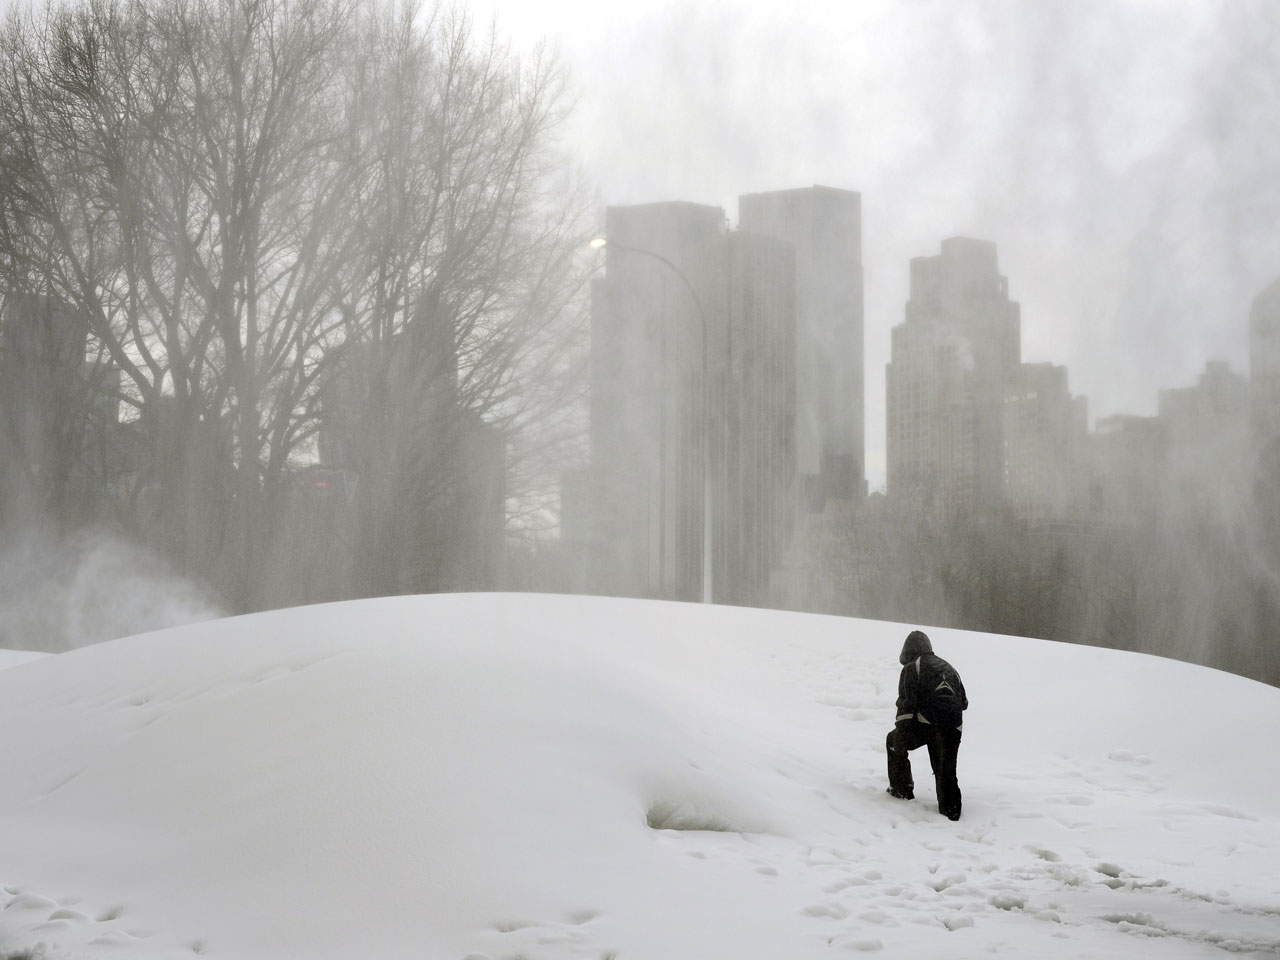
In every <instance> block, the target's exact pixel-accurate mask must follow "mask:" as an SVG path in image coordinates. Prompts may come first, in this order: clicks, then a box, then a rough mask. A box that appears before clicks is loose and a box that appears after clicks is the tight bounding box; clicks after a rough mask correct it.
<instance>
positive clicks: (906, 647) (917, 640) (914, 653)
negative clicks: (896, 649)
mask: <svg viewBox="0 0 1280 960" xmlns="http://www.w3.org/2000/svg"><path fill="white" fill-rule="evenodd" d="M925 653H933V644H931V643H930V642H929V637H928V636H927V635H926V634H925V633H924V631H923V630H912V631H911V632H910V633H908V634H907V639H906V642H905V643H903V644H902V655H901V656H900V657H898V662H899V663H900V664H902V665H903V666H904V667H905V666H906V665H907V664H908V663H910V662H911V661H912V660H914V659H915V658H916V657H918V656H920V655H921V654H925Z"/></svg>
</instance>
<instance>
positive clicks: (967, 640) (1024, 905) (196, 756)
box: [0, 595, 1280, 960]
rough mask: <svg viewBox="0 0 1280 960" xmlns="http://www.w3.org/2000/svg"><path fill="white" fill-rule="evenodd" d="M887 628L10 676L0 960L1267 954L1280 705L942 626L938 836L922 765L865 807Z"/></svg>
mask: <svg viewBox="0 0 1280 960" xmlns="http://www.w3.org/2000/svg"><path fill="white" fill-rule="evenodd" d="M908 629H910V627H907V626H902V625H896V624H885V623H877V622H870V621H857V620H847V619H839V618H831V617H817V616H808V615H797V614H783V613H777V612H769V611H760V610H744V609H736V608H726V607H701V606H695V605H684V604H669V603H656V602H643V601H625V600H611V599H603V598H582V597H550V596H518V595H459V596H435V597H414V598H393V599H384V600H376V601H365V602H359V603H345V604H335V605H328V606H318V607H309V608H299V609H293V610H285V611H276V612H272V613H266V614H260V615H255V616H251V617H242V618H234V619H227V620H219V621H211V622H206V623H200V624H194V625H190V626H186V627H181V628H177V629H173V630H167V631H161V632H157V633H153V634H147V635H144V636H138V637H132V638H128V639H124V640H117V641H112V642H110V643H104V644H100V645H97V646H93V647H88V648H84V649H80V650H76V651H72V652H69V653H65V654H60V655H57V656H53V657H47V658H43V659H34V660H28V661H25V662H21V663H19V664H18V665H15V666H12V667H10V668H9V669H6V670H3V671H2V672H0V723H2V724H3V729H4V730H5V731H6V735H5V737H4V738H3V742H0V770H3V771H4V775H3V777H0V907H2V909H0V956H6V955H7V954H9V953H10V952H17V951H23V950H30V949H33V948H36V947H37V946H38V945H42V946H41V949H43V950H44V951H45V954H46V956H48V957H50V958H53V957H68V958H70V957H102V958H108V957H131V958H139V957H146V958H152V957H157V958H160V957H163V958H168V957H186V958H190V957H191V956H192V955H193V954H201V955H208V956H213V957H226V958H278V957H285V956H305V957H309V958H322V960H325V958H333V960H339V958H343V960H346V958H350V957H352V956H368V957H378V958H397V957H405V958H408V957H413V958H422V957H430V958H444V960H464V958H473V960H474V958H492V960H508V958H516V957H523V958H527V960H535V958H573V960H577V958H592V960H601V958H606V957H615V958H620V960H622V958H626V960H630V958H637V960H641V958H653V960H659V958H683V957H687V958H690V960H693V958H699V960H709V958H721V957H722V958H726V960H728V958H734V960H742V958H762V960H764V958H779V957H788V958H810V957H830V956H831V955H832V954H833V951H834V952H840V951H845V950H854V951H876V950H881V949H883V950H887V951H889V952H891V953H892V952H893V951H901V952H903V953H904V954H905V952H906V951H907V950H911V951H913V952H914V953H917V954H919V955H924V956H942V955H945V956H948V957H967V956H974V957H976V956H980V955H981V956H986V955H989V954H990V953H991V952H1008V953H1011V954H1014V955H1020V956H1044V957H1068V956H1070V957H1076V956H1099V957H1103V956H1115V955H1121V954H1124V953H1128V952H1131V951H1132V950H1135V949H1141V950H1145V951H1148V953H1147V954H1146V955H1152V956H1155V955H1158V956H1162V957H1163V956H1168V957H1183V956H1186V957H1208V956H1220V955H1221V949H1222V948H1227V949H1231V950H1240V951H1251V950H1252V951H1261V952H1269V953H1274V952H1280V879H1277V878H1278V877H1280V872H1278V871H1276V870H1275V864H1276V862H1277V854H1278V853H1280V771H1278V770H1277V765H1276V763H1275V761H1274V759H1273V757H1272V756H1271V751H1270V750H1269V748H1267V747H1266V745H1265V740H1264V739H1263V738H1262V737H1260V736H1259V734H1261V733H1265V732H1266V731H1271V730H1275V729H1280V691H1278V690H1276V689H1273V688H1271V687H1267V686H1264V685H1261V684H1258V683H1255V682H1252V681H1248V680H1244V679H1241V678H1239V677H1235V676H1231V675H1228V674H1224V673H1219V672H1216V671H1212V670H1207V669H1204V668H1200V667H1194V666H1190V665H1187V664H1183V663H1178V662H1174V661H1167V660H1161V659H1157V658H1153V657H1147V656H1142V655H1139V654H1131V653H1123V652H1116V651H1103V650H1098V649H1093V648H1086V647H1072V646H1066V645H1061V644H1053V643H1046V642H1042V641H1035V640H1026V639H1020V638H1010V637H995V636H983V635H975V634H966V633H961V632H958V631H947V630H930V631H929V632H930V635H931V637H932V638H933V641H934V647H935V649H936V650H937V651H938V652H939V653H940V654H941V655H942V656H944V657H946V658H947V659H949V660H950V661H951V662H952V663H954V664H955V665H956V666H957V668H959V670H960V671H961V673H962V675H963V676H964V680H965V684H966V687H967V688H968V691H969V697H970V701H971V703H972V707H971V709H970V711H969V713H968V714H967V715H966V723H965V740H964V743H963V745H962V747H961V751H960V782H961V786H962V788H963V789H964V792H965V808H964V817H963V818H962V820H961V821H960V822H958V823H950V822H948V821H946V820H945V819H943V818H942V817H940V816H938V814H937V812H936V805H935V803H934V794H933V789H932V780H931V778H930V776H929V770H928V759H927V756H926V755H925V752H924V751H918V752H917V753H915V754H913V755H912V762H913V765H914V767H915V778H916V784H917V798H918V799H917V800H916V801H913V802H911V803H903V802H901V801H895V800H893V799H891V798H889V797H888V796H887V795H885V793H884V786H885V779H884V737H885V734H886V732H887V731H888V729H889V727H890V725H891V724H892V718H893V700H894V696H895V693H896V678H897V673H898V669H899V667H898V664H897V653H898V650H899V648H900V646H901V643H902V639H903V637H904V636H905V633H906V632H907V630H908ZM1135 937H1136V938H1141V939H1140V940H1134V939H1131V938H1135ZM1032 943H1034V945H1035V946H1034V948H1032V947H1031V946H1029V945H1030V944H1032Z"/></svg>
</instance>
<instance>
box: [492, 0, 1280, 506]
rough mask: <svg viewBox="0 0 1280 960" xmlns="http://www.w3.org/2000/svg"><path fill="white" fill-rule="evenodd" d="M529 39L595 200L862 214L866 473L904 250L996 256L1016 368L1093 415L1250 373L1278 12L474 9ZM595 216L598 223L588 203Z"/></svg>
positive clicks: (876, 456) (947, 7)
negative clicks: (743, 198)
mask: <svg viewBox="0 0 1280 960" xmlns="http://www.w3.org/2000/svg"><path fill="white" fill-rule="evenodd" d="M471 9H472V10H473V12H474V14H475V15H476V16H477V17H478V18H479V19H480V20H482V21H483V20H486V19H487V18H488V17H489V16H491V15H495V14H496V16H497V22H498V27H499V31H500V32H501V33H504V34H506V35H509V36H511V37H512V38H513V39H514V41H515V42H516V43H517V45H521V46H523V45H528V44H532V43H533V42H535V41H536V39H537V38H538V37H545V38H546V39H547V40H549V41H550V42H551V43H552V44H553V45H554V46H555V47H556V48H557V49H558V50H559V51H560V52H561V54H562V55H563V56H564V59H565V61H566V62H567V64H568V66H569V67H570V69H571V71H572V74H573V80H574V83H575V86H576V90H577V93H578V107H577V111H576V113H575V115H574V117H573V119H572V120H571V122H570V125H569V127H568V128H567V129H566V139H565V147H566V148H567V149H568V151H569V152H570V154H571V155H572V156H573V157H575V158H576V159H578V160H580V161H581V162H582V163H583V165H584V166H585V168H586V173H587V174H588V176H589V177H591V178H592V180H593V181H594V183H595V184H596V186H597V189H598V199H599V202H600V204H601V208H603V205H605V204H611V205H612V204H629V203H645V202H651V201H658V200H690V201H696V202H701V203H709V204H716V205H720V206H723V207H724V208H725V212H726V214H727V215H728V216H729V218H730V221H731V222H732V223H734V224H735V225H736V220H737V197H738V196H739V195H740V194H743V193H749V192H756V191H762V190H775V189H782V188H787V187H800V186H809V185H812V184H815V183H820V184H825V185H829V186H834V187H841V188H844V189H850V190H856V191H858V192H860V193H861V194H862V200H863V270H864V274H865V281H866V304H865V314H866V342H865V362H866V409H867V450H866V454H867V473H868V480H869V482H870V485H871V487H872V489H876V488H882V487H883V483H884V473H885V459H884V458H885V450H884V433H885V424H884V410H885V399H884V366H885V363H887V362H888V360H889V332H890V330H891V328H892V327H893V326H894V325H896V324H898V323H900V322H902V317H903V305H904V303H905V301H906V298H907V296H908V283H907V279H908V262H909V260H910V259H911V258H912V257H917V256H932V255H935V254H936V253H937V252H938V250H939V244H940V242H941V241H942V240H943V239H944V238H946V237H950V236H956V235H964V236H972V237H979V238H982V239H987V240H992V241H994V242H995V243H996V244H997V247H998V252H999V261H1000V270H1001V272H1002V273H1003V274H1004V275H1005V276H1007V277H1008V278H1009V288H1010V295H1011V297H1012V298H1013V299H1015V300H1017V301H1019V302H1020V303H1021V304H1022V337H1023V359H1024V360H1027V361H1031V362H1044V361H1047V362H1052V363H1056V364H1061V365H1065V366H1067V367H1068V368H1069V371H1070V385H1071V390H1072V392H1073V393H1075V394H1077V395H1080V394H1083V395H1085V396H1087V397H1088V400H1089V412H1090V419H1091V422H1092V421H1094V420H1096V418H1097V417H1099V416H1106V415H1109V414H1112V413H1136V414H1153V413H1155V412H1156V403H1157V391H1158V390H1160V389H1162V388H1169V387H1183V386H1188V385H1190V384H1192V383H1194V382H1195V380H1196V378H1197V377H1198V375H1199V373H1200V372H1201V371H1202V370H1203V369H1204V364H1205V362H1206V361H1208V360H1210V359H1221V360H1226V361H1228V362H1229V363H1230V364H1231V365H1232V367H1233V368H1234V369H1235V370H1237V371H1238V372H1241V373H1244V374H1246V375H1247V373H1248V310H1249V304H1250V302H1251V301H1252V299H1253V297H1254V296H1255V295H1256V294H1257V293H1258V292H1259V291H1260V290H1261V289H1262V288H1263V287H1264V286H1266V285H1267V284H1268V283H1270V282H1271V281H1272V280H1273V279H1275V278H1276V277H1277V276H1280V230H1277V228H1276V224H1277V223H1280V175H1277V172H1276V171H1280V62H1277V61H1276V59H1275V57H1274V50H1275V49H1280V5H1275V4H1269V3H1267V2H1266V0H1243V2H1230V3H1228V2H1225V0H1224V2H1191V0H1169V2H1146V0H1131V2H1115V0H1106V2H1104V0H1082V2H1077V3H1073V4H1070V5H1066V4H1060V3H1052V2H1013V0H905V2H903V0H861V2H858V3H855V4H851V5H848V6H847V7H846V6H844V5H839V4H836V3H826V2H820V3H802V4H795V3H789V4H783V3H777V2H769V0H748V2H738V3H729V2H723V0H720V2H710V3H706V4H702V5H700V6H699V7H697V8H696V9H685V8H682V7H681V6H680V5H678V4H675V3H668V2H659V0H639V2H634V3H630V4H627V5H625V6H624V5H602V4H598V3H595V4H593V3H588V2H585V0H558V2H539V3H532V4H522V3H520V2H519V0H477V2H476V3H473V4H472V5H471ZM601 222H603V209H602V210H601Z"/></svg>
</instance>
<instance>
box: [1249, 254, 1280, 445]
mask: <svg viewBox="0 0 1280 960" xmlns="http://www.w3.org/2000/svg"><path fill="white" fill-rule="evenodd" d="M1249 391H1250V397H1249V401H1250V403H1249V406H1250V418H1251V423H1252V426H1253V433H1254V442H1255V444H1256V445H1257V446H1258V447H1264V446H1266V445H1267V444H1268V443H1269V442H1271V441H1272V440H1275V439H1276V438H1277V437H1280V279H1277V280H1276V281H1275V282H1274V283H1272V284H1271V285H1270V286H1269V287H1267V288H1266V289H1265V290H1263V291H1262V292H1261V293H1259V294H1258V295H1257V296H1256V297H1254V300H1253V306H1252V308H1251V309H1250V311H1249Z"/></svg>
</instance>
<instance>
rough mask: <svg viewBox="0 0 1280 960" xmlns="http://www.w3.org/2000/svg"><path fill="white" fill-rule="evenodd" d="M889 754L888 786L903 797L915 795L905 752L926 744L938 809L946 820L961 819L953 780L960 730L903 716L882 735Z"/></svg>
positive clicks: (908, 761) (958, 800)
mask: <svg viewBox="0 0 1280 960" xmlns="http://www.w3.org/2000/svg"><path fill="white" fill-rule="evenodd" d="M884 745H885V751H886V752H887V753H888V755H889V786H890V787H892V788H893V789H894V790H895V791H896V792H897V793H898V794H899V795H901V796H904V797H914V796H915V782H914V781H913V780H912V779H911V758H910V757H909V756H908V753H909V752H910V751H911V750H914V749H916V748H917V747H928V748H929V765H930V766H931V767H932V768H933V782H934V785H935V786H936V787H937V790H938V811H939V812H940V813H941V814H942V815H943V816H944V817H947V818H948V819H949V820H959V819H960V784H959V783H958V782H957V781H956V757H957V755H958V754H959V753H960V731H959V730H957V729H955V728H954V727H947V728H944V727H940V726H938V725H937V724H933V723H921V722H920V721H919V720H904V721H902V723H900V724H898V725H897V726H896V727H894V728H893V729H892V730H890V731H889V736H888V737H887V738H885V744H884Z"/></svg>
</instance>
